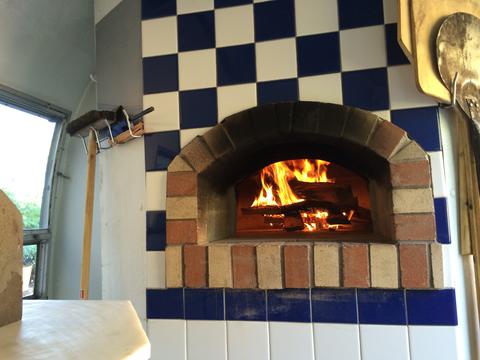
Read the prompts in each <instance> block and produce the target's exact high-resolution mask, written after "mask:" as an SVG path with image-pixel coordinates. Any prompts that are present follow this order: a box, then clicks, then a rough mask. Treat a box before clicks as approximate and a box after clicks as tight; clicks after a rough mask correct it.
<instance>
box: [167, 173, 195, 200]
mask: <svg viewBox="0 0 480 360" xmlns="http://www.w3.org/2000/svg"><path fill="white" fill-rule="evenodd" d="M196 195H197V173H196V172H194V171H178V172H169V173H167V196H196Z"/></svg>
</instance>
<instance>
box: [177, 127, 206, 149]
mask: <svg viewBox="0 0 480 360" xmlns="http://www.w3.org/2000/svg"><path fill="white" fill-rule="evenodd" d="M210 129H211V127H204V128H196V129H186V130H180V147H182V148H183V147H184V146H185V145H187V144H188V143H189V142H190V141H192V140H193V139H195V137H196V136H200V135H203V134H205V133H206V132H207V131H208V130H210Z"/></svg>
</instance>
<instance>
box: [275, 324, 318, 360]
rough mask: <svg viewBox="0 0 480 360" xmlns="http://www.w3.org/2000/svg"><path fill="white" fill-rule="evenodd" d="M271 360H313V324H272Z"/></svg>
mask: <svg viewBox="0 0 480 360" xmlns="http://www.w3.org/2000/svg"><path fill="white" fill-rule="evenodd" d="M269 327H270V359H271V360H291V359H302V360H313V359H314V354H313V331H312V324H307V323H305V324H304V323H284V322H270V323H269Z"/></svg>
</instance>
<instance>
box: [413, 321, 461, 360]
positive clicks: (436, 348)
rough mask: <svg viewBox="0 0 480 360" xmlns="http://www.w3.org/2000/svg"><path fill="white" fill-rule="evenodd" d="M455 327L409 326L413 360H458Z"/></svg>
mask: <svg viewBox="0 0 480 360" xmlns="http://www.w3.org/2000/svg"><path fill="white" fill-rule="evenodd" d="M456 329H457V327H455V326H409V327H408V332H409V336H410V355H411V360H427V359H435V360H456V359H458V357H457V339H456V331H457V330H456Z"/></svg>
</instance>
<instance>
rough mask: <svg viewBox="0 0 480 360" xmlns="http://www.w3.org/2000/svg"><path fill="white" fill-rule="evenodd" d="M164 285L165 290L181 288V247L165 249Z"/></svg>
mask: <svg viewBox="0 0 480 360" xmlns="http://www.w3.org/2000/svg"><path fill="white" fill-rule="evenodd" d="M165 283H166V286H167V288H176V287H183V259H182V247H181V246H167V248H166V249H165Z"/></svg>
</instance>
